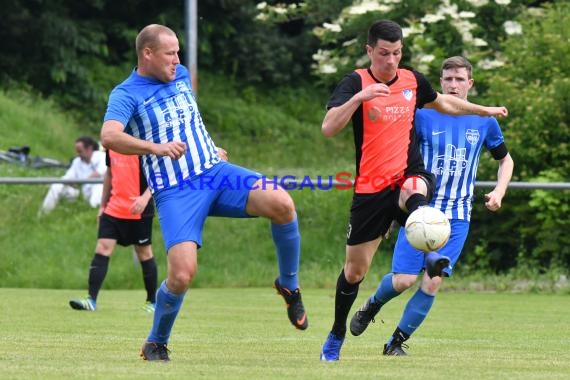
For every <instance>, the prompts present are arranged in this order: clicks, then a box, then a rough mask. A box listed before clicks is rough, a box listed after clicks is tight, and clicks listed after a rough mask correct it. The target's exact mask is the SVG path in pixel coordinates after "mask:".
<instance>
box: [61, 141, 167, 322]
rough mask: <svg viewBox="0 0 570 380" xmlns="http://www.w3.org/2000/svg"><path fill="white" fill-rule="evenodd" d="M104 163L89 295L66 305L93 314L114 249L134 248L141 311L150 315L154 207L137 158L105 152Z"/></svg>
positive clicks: (152, 306)
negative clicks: (142, 289)
mask: <svg viewBox="0 0 570 380" xmlns="http://www.w3.org/2000/svg"><path fill="white" fill-rule="evenodd" d="M106 163H107V166H108V170H107V172H106V174H105V178H104V181H103V196H102V199H101V208H100V210H99V231H98V237H97V245H96V247H95V254H94V255H93V259H92V260H91V265H90V266H89V280H88V285H89V289H88V293H89V294H88V296H87V297H86V298H84V299H73V300H70V301H69V306H71V307H72V308H73V309H75V310H87V311H95V310H96V308H97V295H98V294H99V290H100V289H101V286H102V285H103V281H104V280H105V276H106V275H107V269H108V267H109V258H110V257H111V255H112V254H113V250H114V249H115V246H116V245H117V244H119V245H122V246H129V245H133V246H134V251H135V253H136V255H137V258H138V260H139V262H140V264H141V269H142V275H143V281H144V285H145V289H146V293H147V297H146V303H145V304H144V305H143V308H144V310H146V311H148V312H151V313H152V312H154V309H155V303H156V287H157V268H156V262H155V260H154V256H153V254H152V247H151V243H152V219H153V216H154V206H153V202H152V201H151V194H150V190H149V188H148V185H147V181H146V179H145V177H144V174H143V172H142V169H141V164H140V157H139V156H127V155H124V154H119V153H117V152H114V151H110V150H108V151H107V156H106Z"/></svg>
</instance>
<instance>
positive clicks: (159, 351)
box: [141, 342, 170, 362]
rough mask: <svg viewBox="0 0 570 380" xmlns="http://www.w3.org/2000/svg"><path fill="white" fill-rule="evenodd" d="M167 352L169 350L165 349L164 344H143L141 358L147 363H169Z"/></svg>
mask: <svg viewBox="0 0 570 380" xmlns="http://www.w3.org/2000/svg"><path fill="white" fill-rule="evenodd" d="M169 352H170V350H169V349H168V348H166V344H163V343H153V342H145V343H144V344H143V346H142V348H141V357H142V358H143V359H144V360H148V361H162V362H169V361H170V358H169V357H168V353H169Z"/></svg>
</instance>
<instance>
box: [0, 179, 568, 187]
mask: <svg viewBox="0 0 570 380" xmlns="http://www.w3.org/2000/svg"><path fill="white" fill-rule="evenodd" d="M278 180H279V178H278ZM347 181H349V180H348V179H347V180H344V181H343V182H339V181H336V180H331V181H326V180H325V181H324V182H326V184H327V185H332V186H336V185H339V186H343V187H345V186H346V185H347ZM310 182H311V183H317V180H316V179H310ZM321 182H322V180H321ZM350 182H351V183H354V181H350ZM52 183H64V184H86V183H103V179H102V178H91V179H63V178H60V177H0V184H7V185H49V184H52ZM279 183H280V184H285V185H288V186H292V185H293V183H296V184H297V185H300V184H301V183H300V181H295V180H287V179H285V180H283V181H282V182H281V181H280V182H279ZM495 185H496V182H494V181H477V182H476V183H475V186H476V187H483V188H493V187H495ZM304 187H307V186H304ZM509 188H511V189H532V190H535V189H545V190H570V182H511V183H510V184H509Z"/></svg>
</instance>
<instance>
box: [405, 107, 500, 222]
mask: <svg viewBox="0 0 570 380" xmlns="http://www.w3.org/2000/svg"><path fill="white" fill-rule="evenodd" d="M415 126H416V132H417V134H418V140H419V144H420V150H421V152H422V156H423V158H424V163H425V166H426V169H427V170H428V171H430V172H432V173H434V174H435V177H436V188H435V194H434V197H433V199H432V200H431V202H430V205H431V206H433V207H435V208H438V209H440V210H441V211H443V212H444V213H445V215H446V216H447V217H448V218H450V219H463V220H467V221H469V220H470V219H471V204H472V201H473V188H474V186H475V176H476V174H477V167H478V165H479V157H480V155H481V150H482V148H483V147H485V148H487V149H489V150H491V149H493V148H496V147H498V146H499V145H501V144H502V143H503V142H504V138H503V134H502V132H501V128H500V127H499V123H497V120H496V119H495V118H494V117H483V116H476V115H464V116H450V115H444V114H441V113H439V112H438V111H435V110H432V109H420V110H418V111H417V112H416V118H415Z"/></svg>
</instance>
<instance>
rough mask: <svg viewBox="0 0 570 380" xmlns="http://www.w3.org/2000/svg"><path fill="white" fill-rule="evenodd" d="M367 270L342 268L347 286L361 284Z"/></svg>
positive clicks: (354, 267) (350, 267)
mask: <svg viewBox="0 0 570 380" xmlns="http://www.w3.org/2000/svg"><path fill="white" fill-rule="evenodd" d="M367 269H368V268H362V267H357V266H354V265H351V266H348V267H345V268H344V278H345V279H346V282H348V283H349V284H356V283H359V282H361V281H362V280H363V279H364V276H365V275H366V272H367Z"/></svg>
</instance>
